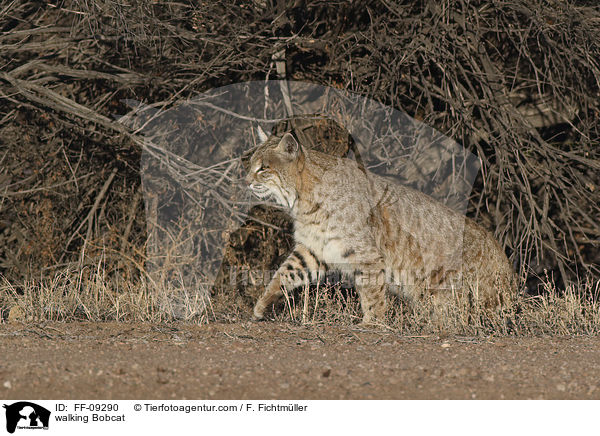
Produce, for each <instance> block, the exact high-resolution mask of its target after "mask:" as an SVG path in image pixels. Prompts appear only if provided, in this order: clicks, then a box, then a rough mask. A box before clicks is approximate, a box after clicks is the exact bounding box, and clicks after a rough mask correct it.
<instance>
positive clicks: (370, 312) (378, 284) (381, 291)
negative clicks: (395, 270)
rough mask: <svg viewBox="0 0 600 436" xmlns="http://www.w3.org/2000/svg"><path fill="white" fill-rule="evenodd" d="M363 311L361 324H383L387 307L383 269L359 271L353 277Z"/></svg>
mask: <svg viewBox="0 0 600 436" xmlns="http://www.w3.org/2000/svg"><path fill="white" fill-rule="evenodd" d="M355 284H356V289H357V290H358V294H359V296H360V306H361V308H362V311H363V319H362V322H361V324H363V325H374V324H385V312H386V309H387V299H386V284H385V274H384V272H383V271H375V272H373V271H361V272H358V273H357V275H356V279H355Z"/></svg>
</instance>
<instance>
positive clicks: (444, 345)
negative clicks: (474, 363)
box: [442, 342, 450, 348]
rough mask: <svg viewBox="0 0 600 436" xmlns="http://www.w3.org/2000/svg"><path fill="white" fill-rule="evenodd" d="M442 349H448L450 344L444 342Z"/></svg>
mask: <svg viewBox="0 0 600 436" xmlns="http://www.w3.org/2000/svg"><path fill="white" fill-rule="evenodd" d="M442 348H450V344H449V343H448V342H444V343H443V344H442Z"/></svg>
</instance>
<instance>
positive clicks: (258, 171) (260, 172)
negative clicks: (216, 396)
mask: <svg viewBox="0 0 600 436" xmlns="http://www.w3.org/2000/svg"><path fill="white" fill-rule="evenodd" d="M267 169H268V168H267V167H265V166H264V165H261V166H260V168H259V169H258V170H256V174H264V173H265V172H266V171H267Z"/></svg>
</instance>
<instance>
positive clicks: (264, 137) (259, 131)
mask: <svg viewBox="0 0 600 436" xmlns="http://www.w3.org/2000/svg"><path fill="white" fill-rule="evenodd" d="M256 133H257V134H258V140H259V141H260V143H261V144H262V143H263V142H265V141H266V140H267V139H268V138H269V137H268V136H267V134H266V133H265V131H264V130H263V129H262V127H260V126H258V127H257V128H256Z"/></svg>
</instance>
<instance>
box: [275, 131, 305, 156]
mask: <svg viewBox="0 0 600 436" xmlns="http://www.w3.org/2000/svg"><path fill="white" fill-rule="evenodd" d="M277 147H278V148H279V149H280V150H281V151H283V152H284V153H286V154H289V155H291V156H296V155H297V154H298V151H299V150H300V144H298V141H296V139H295V138H294V137H293V136H292V135H291V134H290V133H286V134H285V135H283V138H281V140H280V141H279V145H278V146H277Z"/></svg>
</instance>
